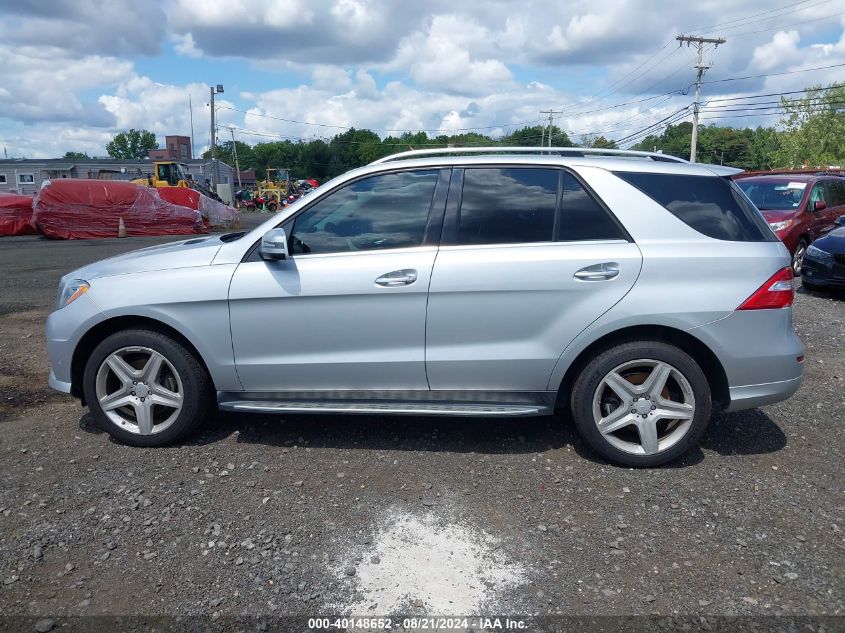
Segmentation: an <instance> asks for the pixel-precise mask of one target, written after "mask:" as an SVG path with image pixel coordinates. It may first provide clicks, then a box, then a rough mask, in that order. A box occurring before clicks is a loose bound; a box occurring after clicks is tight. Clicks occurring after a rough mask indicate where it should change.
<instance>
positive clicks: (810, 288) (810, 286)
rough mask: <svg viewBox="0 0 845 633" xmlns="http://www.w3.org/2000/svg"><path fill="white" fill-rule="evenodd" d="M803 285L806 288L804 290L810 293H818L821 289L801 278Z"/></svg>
mask: <svg viewBox="0 0 845 633" xmlns="http://www.w3.org/2000/svg"><path fill="white" fill-rule="evenodd" d="M801 285H802V286H804V290H807V291H808V292H813V291H816V290H818V289H819V288H820V287H821V286H819V285H818V284H814V283H813V282H811V281H806V280H805V279H804V278H803V277H801Z"/></svg>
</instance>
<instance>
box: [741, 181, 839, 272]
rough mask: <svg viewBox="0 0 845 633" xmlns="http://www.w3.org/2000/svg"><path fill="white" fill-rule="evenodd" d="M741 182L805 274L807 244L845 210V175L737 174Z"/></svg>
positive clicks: (796, 269) (796, 267) (827, 229)
mask: <svg viewBox="0 0 845 633" xmlns="http://www.w3.org/2000/svg"><path fill="white" fill-rule="evenodd" d="M736 182H737V184H738V185H739V186H740V187H741V188H742V190H743V191H744V192H745V194H746V195H747V196H748V197H749V198H751V201H752V202H753V203H754V204H755V205H757V208H758V209H760V211H761V212H762V213H763V217H765V218H766V220H767V221H768V223H769V226H770V227H772V230H773V231H774V232H775V234H776V235H777V236H778V237H779V238H780V239H781V241H782V242H783V243H784V244H786V247H787V248H788V249H789V252H790V253H791V254H792V270H793V272H794V273H795V275H796V276H797V275H800V274H801V264H802V262H803V260H804V255H805V253H806V252H807V247H808V246H809V245H810V244H811V243H812V242H813V240H816V239H818V238H819V237H821V236H823V235H824V234H825V233H827V232H828V231H831V230H832V229H833V227H834V222H835V221H836V218H837V217H839V216H840V215H842V214H843V213H845V178H842V177H841V176H835V175H827V174H804V173H802V174H774V173H773V174H770V175H756V176H748V177H743V176H742V175H739V176H737V177H736Z"/></svg>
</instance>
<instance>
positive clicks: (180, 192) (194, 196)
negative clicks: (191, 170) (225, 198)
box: [158, 187, 238, 228]
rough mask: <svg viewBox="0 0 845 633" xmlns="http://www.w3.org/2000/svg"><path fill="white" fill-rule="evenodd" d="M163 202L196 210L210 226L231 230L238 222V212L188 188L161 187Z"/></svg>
mask: <svg viewBox="0 0 845 633" xmlns="http://www.w3.org/2000/svg"><path fill="white" fill-rule="evenodd" d="M158 193H159V195H160V196H161V198H162V200H167V201H168V202H172V203H173V204H180V205H182V206H183V207H188V208H189V209H196V210H197V211H199V212H200V213H202V217H203V218H205V219H206V220H207V221H208V224H209V226H215V227H216V226H220V227H224V228H229V227H232V226H234V225H235V223H236V222H237V221H238V212H237V210H236V209H233V208H232V207H228V206H226V205H225V204H223V203H222V202H218V201H217V200H213V199H212V198H209V197H208V196H206V195H204V194H202V193H200V192H199V191H196V190H195V189H188V188H187V187H160V188H159V190H158Z"/></svg>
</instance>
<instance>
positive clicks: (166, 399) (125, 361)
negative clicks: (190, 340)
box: [83, 329, 213, 446]
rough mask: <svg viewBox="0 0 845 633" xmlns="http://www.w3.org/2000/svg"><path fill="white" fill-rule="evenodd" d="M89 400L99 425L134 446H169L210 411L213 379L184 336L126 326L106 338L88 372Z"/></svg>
mask: <svg viewBox="0 0 845 633" xmlns="http://www.w3.org/2000/svg"><path fill="white" fill-rule="evenodd" d="M83 390H84V392H85V400H86V401H87V403H88V407H89V409H90V410H91V413H92V414H93V415H94V418H95V419H96V420H97V423H98V425H99V426H100V428H102V429H103V430H104V431H106V432H107V433H109V435H111V436H112V437H114V438H115V439H116V440H118V441H120V442H122V443H124V444H130V445H132V446H163V445H165V444H169V443H172V442H175V441H176V440H178V439H180V438H182V437H184V436H185V435H187V434H188V433H190V432H191V431H192V430H193V429H194V428H195V427H196V425H197V424H199V422H200V421H201V420H202V419H203V418H204V417H205V416H206V415H207V413H208V410H209V404H210V402H211V401H212V397H213V391H212V387H211V381H210V379H209V377H208V374H207V373H206V371H205V368H204V367H203V366H202V365H201V364H200V363H199V362H198V361H197V359H196V357H195V356H194V355H193V354H192V353H191V352H190V351H189V350H188V349H186V348H185V346H183V345H182V344H181V343H179V342H178V341H176V340H174V339H173V338H171V337H169V336H167V335H165V334H162V333H161V332H156V331H153V330H143V329H134V330H124V331H122V332H117V333H115V334H112V335H111V336H109V337H107V338H106V339H105V340H103V341H102V342H101V343H100V344H99V345H97V347H96V348H94V351H93V352H92V354H91V356H90V358H89V359H88V363H87V364H86V366H85V372H84V374H83Z"/></svg>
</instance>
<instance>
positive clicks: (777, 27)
mask: <svg viewBox="0 0 845 633" xmlns="http://www.w3.org/2000/svg"><path fill="white" fill-rule="evenodd" d="M840 15H845V14H843V13H831V14H830V15H823V16H822V17H820V18H813V19H811V20H803V21H802V22H790V23H789V24H780V25H778V26H773V27H770V28H765V29H759V30H756V31H743V32H741V33H729V35H732V36H739V35H754V34H755V33H768V32H769V31H779V30H780V29H785V28H790V29H791V28H792V27H794V26H801V25H802V24H810V23H811V22H819V21H821V20H829V19H830V18H835V17H838V16H840Z"/></svg>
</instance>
